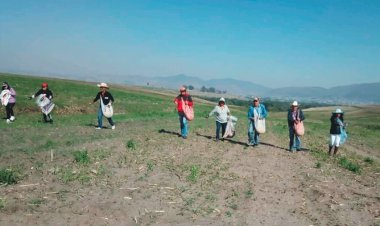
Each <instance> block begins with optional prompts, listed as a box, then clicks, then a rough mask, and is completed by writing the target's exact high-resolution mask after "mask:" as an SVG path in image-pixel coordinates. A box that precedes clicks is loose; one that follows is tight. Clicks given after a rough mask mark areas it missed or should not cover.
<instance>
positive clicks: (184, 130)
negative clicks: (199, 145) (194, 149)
mask: <svg viewBox="0 0 380 226" xmlns="http://www.w3.org/2000/svg"><path fill="white" fill-rule="evenodd" d="M178 116H179V123H180V126H181V136H182V137H187V134H188V128H187V119H186V117H185V113H183V112H178Z"/></svg>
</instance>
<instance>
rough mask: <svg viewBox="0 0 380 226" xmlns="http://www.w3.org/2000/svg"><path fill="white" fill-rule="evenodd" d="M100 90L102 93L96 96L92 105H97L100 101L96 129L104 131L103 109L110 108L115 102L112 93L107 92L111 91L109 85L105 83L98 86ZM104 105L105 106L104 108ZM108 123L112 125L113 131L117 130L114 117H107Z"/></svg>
mask: <svg viewBox="0 0 380 226" xmlns="http://www.w3.org/2000/svg"><path fill="white" fill-rule="evenodd" d="M97 86H98V87H99V88H100V92H98V94H97V95H96V97H95V99H94V100H93V101H92V103H91V104H93V103H95V102H96V101H98V100H99V99H100V105H99V109H98V126H97V127H96V129H102V128H103V109H102V107H104V106H109V105H111V104H112V103H113V102H114V99H113V96H112V95H111V93H110V92H108V91H107V90H108V89H109V87H108V85H107V84H106V83H104V82H102V83H100V84H98V85H97ZM102 105H103V106H102ZM107 120H108V122H109V123H110V125H111V128H112V129H115V123H114V122H113V120H112V117H107Z"/></svg>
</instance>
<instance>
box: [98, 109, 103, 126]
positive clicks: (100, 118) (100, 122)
mask: <svg viewBox="0 0 380 226" xmlns="http://www.w3.org/2000/svg"><path fill="white" fill-rule="evenodd" d="M98 128H103V112H102V108H100V107H99V109H98Z"/></svg>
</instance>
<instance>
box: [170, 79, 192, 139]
mask: <svg viewBox="0 0 380 226" xmlns="http://www.w3.org/2000/svg"><path fill="white" fill-rule="evenodd" d="M179 92H180V94H179V95H178V96H177V97H176V98H175V99H174V103H175V104H176V105H177V111H178V116H179V123H180V126H181V136H182V138H183V139H186V138H187V135H188V125H187V119H186V117H185V113H184V112H183V108H182V106H183V104H187V105H189V106H191V107H192V106H193V99H192V98H191V96H190V94H189V93H188V92H186V87H184V86H182V87H181V88H180V89H179Z"/></svg>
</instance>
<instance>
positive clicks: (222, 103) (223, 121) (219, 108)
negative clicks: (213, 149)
mask: <svg viewBox="0 0 380 226" xmlns="http://www.w3.org/2000/svg"><path fill="white" fill-rule="evenodd" d="M228 115H230V109H229V108H228V106H227V105H226V100H225V99H224V98H223V97H222V98H220V99H219V103H218V105H216V106H215V108H214V109H213V110H212V111H211V112H210V114H208V116H207V118H208V117H210V116H215V119H216V136H215V141H219V138H220V136H219V134H220V129H221V128H222V137H223V136H224V133H225V132H226V127H227V117H228Z"/></svg>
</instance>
